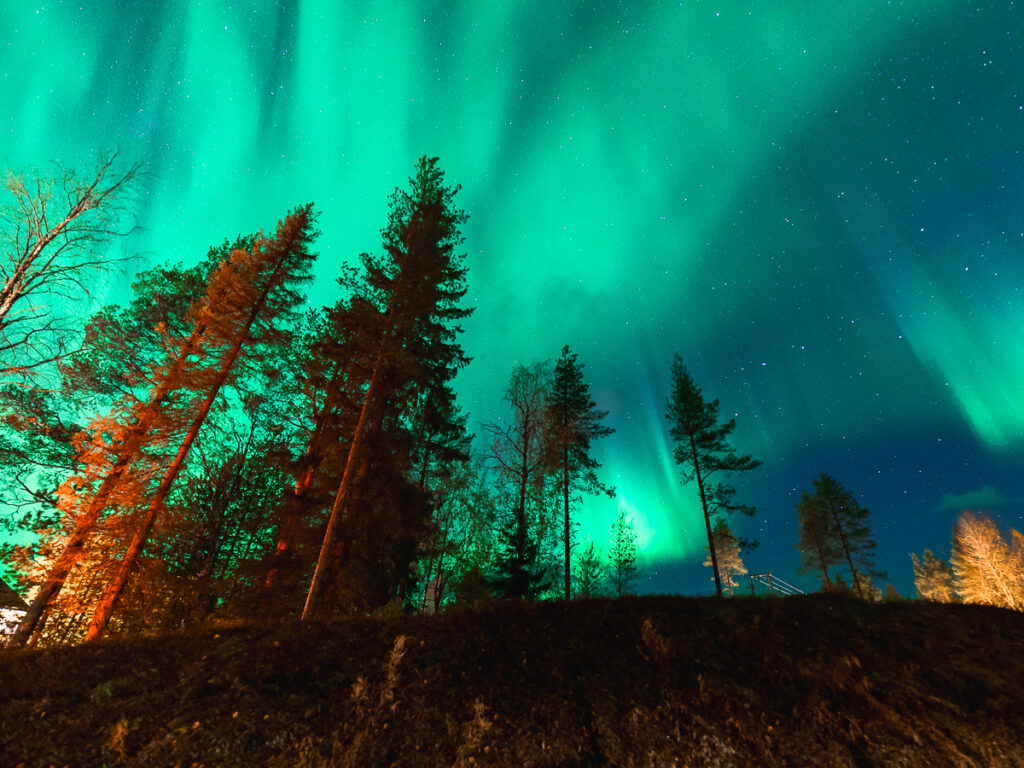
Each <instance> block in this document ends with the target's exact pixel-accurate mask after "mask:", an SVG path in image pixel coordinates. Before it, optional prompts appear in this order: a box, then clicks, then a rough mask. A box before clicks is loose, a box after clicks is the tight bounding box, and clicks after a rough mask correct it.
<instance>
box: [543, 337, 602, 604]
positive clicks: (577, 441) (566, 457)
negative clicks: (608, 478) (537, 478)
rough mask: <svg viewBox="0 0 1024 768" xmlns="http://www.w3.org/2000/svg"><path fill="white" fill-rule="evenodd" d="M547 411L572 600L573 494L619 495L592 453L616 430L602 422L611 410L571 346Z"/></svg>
mask: <svg viewBox="0 0 1024 768" xmlns="http://www.w3.org/2000/svg"><path fill="white" fill-rule="evenodd" d="M547 411H548V414H547V420H548V426H549V437H548V448H549V450H550V451H551V460H552V463H553V465H554V468H555V471H556V473H557V475H558V483H559V485H560V486H561V492H562V494H561V495H562V522H563V531H562V543H563V547H564V552H565V561H564V568H563V579H564V586H565V599H566V600H569V599H571V598H572V577H571V568H570V565H571V562H570V555H571V550H572V515H571V503H570V502H571V500H572V499H571V495H572V492H573V491H576V490H579V491H582V492H584V493H590V494H595V493H605V494H608V496H609V497H613V496H614V495H615V490H614V489H613V488H609V487H607V486H605V485H603V484H602V483H601V481H600V480H598V479H597V469H598V467H599V466H600V465H599V464H598V463H597V461H596V460H595V459H594V458H593V457H592V456H591V455H590V444H591V442H592V441H593V440H596V439H598V438H601V437H607V436H608V435H610V434H612V433H613V432H614V431H615V430H613V429H611V428H610V427H606V426H604V425H603V424H602V423H601V421H602V420H603V419H604V418H605V417H606V416H607V415H608V412H607V411H600V410H598V409H597V404H596V403H595V402H594V401H593V399H592V398H591V397H590V387H589V386H587V383H586V381H584V379H583V364H582V363H580V362H579V360H578V356H577V355H576V354H575V353H573V352H570V351H569V347H568V346H565V347H563V348H562V356H561V357H560V358H559V359H558V360H557V361H556V363H555V370H554V375H553V377H552V381H551V391H550V392H549V393H548V404H547Z"/></svg>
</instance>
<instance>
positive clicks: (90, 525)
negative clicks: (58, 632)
mask: <svg viewBox="0 0 1024 768" xmlns="http://www.w3.org/2000/svg"><path fill="white" fill-rule="evenodd" d="M205 332H206V324H205V323H204V324H202V325H200V326H197V327H196V328H195V329H194V330H193V331H192V335H191V336H189V338H188V340H187V341H186V342H185V345H184V347H183V348H182V350H181V352H180V353H179V355H178V357H177V359H176V360H175V361H174V364H173V365H172V367H171V369H170V370H169V371H168V373H167V375H166V376H165V377H164V379H163V381H162V382H161V383H160V385H159V386H158V387H157V389H156V390H155V391H154V392H153V394H152V395H151V396H150V398H149V402H148V403H147V404H146V408H145V409H144V410H143V411H142V414H141V415H140V416H139V417H138V420H137V421H136V422H135V424H134V425H133V426H132V428H131V430H130V432H129V435H128V437H127V439H126V440H125V442H124V443H123V444H122V446H121V450H120V452H119V453H118V456H117V460H116V461H115V462H114V466H113V467H111V469H110V471H109V472H108V473H107V475H106V477H104V478H103V481H102V482H101V483H100V487H99V489H98V490H97V491H96V494H95V495H94V496H93V497H92V501H91V502H90V503H89V506H88V508H87V509H86V511H85V512H84V513H83V514H81V515H79V517H78V519H77V520H76V521H75V529H74V531H72V533H71V536H70V537H69V538H68V541H67V544H65V546H64V550H63V551H62V552H61V554H60V557H58V558H57V562H56V563H54V564H53V567H52V568H50V572H49V573H48V574H47V575H46V581H44V582H43V585H42V586H41V587H40V588H39V592H38V593H37V594H36V597H35V599H34V600H33V601H32V605H31V606H30V607H29V609H28V612H27V613H26V614H25V616H24V618H22V620H21V623H20V624H18V629H17V631H16V632H15V633H14V634H13V635H12V636H11V639H10V640H9V641H8V643H7V644H8V646H21V645H25V644H26V643H27V642H28V641H29V638H31V637H32V633H33V632H34V631H35V630H36V628H37V627H38V626H39V622H40V619H41V618H42V617H43V615H44V613H45V612H46V610H47V609H48V607H49V606H50V605H52V604H53V602H54V600H56V599H57V595H58V594H59V593H60V591H61V589H62V588H63V587H64V583H65V582H66V581H67V578H68V575H69V574H70V573H71V569H72V568H73V567H74V565H75V563H77V562H78V561H79V560H80V559H81V557H82V554H83V553H84V551H85V543H86V541H87V540H88V538H89V536H90V535H92V532H93V530H94V529H95V527H96V523H97V521H98V520H99V518H100V515H101V514H102V512H103V510H104V509H105V508H106V506H107V501H108V499H109V498H110V494H111V493H112V492H113V491H114V489H115V488H116V487H117V485H118V483H119V482H120V480H121V478H122V477H123V476H124V473H125V471H127V469H128V467H129V466H130V465H131V463H132V462H133V461H134V460H135V458H136V457H137V456H138V452H139V449H140V447H141V445H142V440H143V439H144V438H145V436H146V434H147V433H148V432H149V428H150V427H151V426H152V425H153V421H154V419H155V418H156V415H157V409H158V408H159V406H160V404H161V403H162V402H163V401H164V399H165V398H166V397H167V395H168V394H169V393H170V391H171V389H172V388H173V386H174V383H175V382H176V381H177V380H178V376H179V375H180V374H181V371H182V370H183V369H184V367H185V365H186V363H187V362H188V357H189V356H190V355H192V354H194V353H195V349H196V345H197V344H198V342H199V338H200V337H201V336H202V335H203V333H205Z"/></svg>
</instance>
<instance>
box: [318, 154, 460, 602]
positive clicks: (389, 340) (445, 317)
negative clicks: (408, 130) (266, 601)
mask: <svg viewBox="0 0 1024 768" xmlns="http://www.w3.org/2000/svg"><path fill="white" fill-rule="evenodd" d="M437 162H438V161H437V158H427V157H422V158H420V160H419V162H418V163H417V165H416V172H415V174H414V176H413V178H412V179H410V182H409V189H408V190H407V191H406V190H400V189H396V190H395V192H394V194H393V195H392V196H391V200H390V205H389V211H388V222H387V225H386V226H385V227H384V229H383V231H382V235H383V241H384V242H383V246H384V255H383V256H381V257H378V258H374V257H370V256H368V255H364V257H363V266H364V269H365V273H366V277H365V298H362V299H361V300H360V301H359V303H358V306H360V307H364V308H365V309H371V308H373V307H374V306H375V307H376V308H377V310H378V313H379V314H378V315H376V316H373V315H372V313H371V321H370V325H371V327H372V325H373V320H374V319H375V320H376V328H374V329H372V330H368V331H367V332H366V334H365V335H363V336H362V337H361V338H362V339H365V340H366V341H367V342H368V343H367V348H368V349H369V350H372V352H373V355H372V359H373V362H372V365H371V367H370V369H369V371H368V376H367V383H366V385H365V389H364V390H363V396H362V398H361V399H362V403H361V406H360V407H359V411H358V418H357V420H356V423H355V426H354V428H353V429H352V433H351V438H350V439H349V440H348V450H347V455H346V457H345V462H344V468H343V470H342V473H341V480H340V482H339V483H338V488H337V492H336V493H335V495H334V502H333V504H332V505H331V511H330V514H329V516H328V520H327V526H326V530H325V532H324V537H323V541H322V543H321V545H320V553H319V556H318V557H317V562H316V567H315V569H314V572H313V578H312V581H311V583H310V588H309V593H308V595H307V597H306V603H305V606H304V608H303V612H302V618H303V619H304V620H308V619H312V618H314V617H315V616H318V615H322V614H323V612H324V603H325V599H324V598H325V596H326V592H327V589H328V587H329V585H330V583H331V581H332V579H334V578H336V577H337V574H339V573H341V572H342V570H343V569H344V567H345V566H346V564H347V563H348V562H349V560H350V559H351V557H352V556H353V554H354V553H353V552H352V548H353V544H354V542H355V540H356V537H357V534H358V533H359V532H360V531H366V530H367V529H368V526H367V524H366V520H365V519H364V517H365V515H366V514H368V513H367V507H365V506H360V504H359V503H358V501H357V493H358V488H357V479H361V478H367V477H369V475H370V472H369V470H370V454H371V450H370V449H371V447H372V446H371V445H370V443H371V442H376V443H377V445H378V447H379V446H380V445H381V444H382V443H383V442H384V441H383V440H382V439H381V438H382V436H383V430H384V428H385V425H386V424H387V423H389V422H391V423H393V422H394V421H395V420H396V419H400V418H401V417H402V416H403V415H404V416H405V417H406V418H408V416H409V415H411V413H412V412H413V411H414V404H415V403H416V402H417V399H418V398H419V397H421V396H426V393H427V392H429V391H432V390H435V389H438V388H441V387H444V386H446V385H447V383H448V382H449V381H450V380H451V378H452V377H453V376H454V375H455V372H456V371H457V370H458V369H459V368H460V367H462V366H463V365H465V364H466V362H467V358H466V357H465V355H464V354H463V352H462V348H461V347H460V346H459V345H458V344H457V343H456V341H455V339H456V336H457V334H458V332H459V331H460V328H459V327H458V325H457V322H458V321H459V320H461V319H463V318H465V317H466V316H468V315H469V314H470V312H471V310H467V309H462V308H460V307H459V306H458V305H459V301H460V300H461V299H462V297H463V295H464V294H465V292H466V286H465V274H466V269H465V267H464V266H463V265H462V257H461V255H459V254H457V253H456V251H455V249H456V248H457V247H458V246H459V245H460V244H461V242H462V233H461V230H460V227H461V225H462V224H463V223H464V221H465V218H466V217H465V214H464V213H463V212H462V211H460V210H458V209H457V208H455V207H454V198H455V195H456V193H457V192H458V190H459V188H458V187H457V186H455V187H451V186H447V185H446V184H445V182H444V172H443V171H442V170H441V169H440V167H439V166H438V164H437ZM354 305H355V302H354Z"/></svg>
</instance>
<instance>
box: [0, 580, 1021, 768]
mask: <svg viewBox="0 0 1024 768" xmlns="http://www.w3.org/2000/svg"><path fill="white" fill-rule="evenodd" d="M0 681H3V687H2V690H0V726H2V727H0V754H2V755H3V760H2V761H0V762H2V763H3V764H4V765H12V766H16V765H18V764H19V763H23V764H25V765H26V766H29V765H31V766H34V765H66V764H68V765H97V766H98V765H107V766H151V765H152V766H169V765H181V766H192V765H205V766H251V765H266V766H281V767H283V766H307V767H309V768H326V767H328V766H330V767H331V768H335V767H341V766H389V765H398V766H435V765H436V766H517V767H518V766H571V765H580V766H604V765H622V766H634V765H635V766H641V765H659V766H660V765H680V766H682V765H689V766H726V765H744V766H748V765H778V766H869V765H878V766H900V765H903V766H916V765H921V766H925V765H927V766H932V765H961V766H1014V765H1018V766H1024V747H1022V746H1021V744H1022V739H1021V734H1024V695H1022V692H1021V682H1022V681H1024V615H1021V614H1019V613H1012V612H1009V611H1003V610H999V609H994V608H985V607H981V606H957V605H933V604H927V603H892V604H883V605H866V604H863V603H860V602H858V601H855V600H851V599H844V598H833V597H830V598H824V597H807V598H799V599H789V600H762V599H758V600H755V599H738V598H737V599H733V600H713V599H704V598H699V599H698V598H667V597H648V598H633V599H627V600H620V601H615V600H590V601H580V602H575V603H572V604H569V605H566V604H565V603H560V602H556V603H546V604H540V605H523V604H511V605H499V606H493V607H491V608H484V609H480V610H474V611H469V610H465V611H454V612H451V613H448V614H443V615H439V616H434V617H391V618H386V619H362V620H357V621H349V622H338V623H333V624H327V625H318V626H312V627H306V626H299V625H295V624H288V625H283V626H278V627H256V626H236V627H232V628H227V629H224V628H221V629H219V630H216V631H212V630H211V631H207V632H197V633H191V634H174V635H167V636H164V637H159V638H150V639H144V640H143V639H139V640H135V641H128V642H125V641H108V642H105V643H101V644H97V645H95V646H91V647H83V648H70V649H63V650H49V651H16V652H15V651H3V652H0Z"/></svg>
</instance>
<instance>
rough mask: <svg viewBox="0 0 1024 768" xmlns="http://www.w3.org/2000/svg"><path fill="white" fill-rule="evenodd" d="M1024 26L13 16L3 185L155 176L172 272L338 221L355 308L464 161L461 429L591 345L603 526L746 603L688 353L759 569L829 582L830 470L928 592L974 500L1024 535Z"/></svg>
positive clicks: (718, 10) (641, 14) (837, 13)
mask: <svg viewBox="0 0 1024 768" xmlns="http://www.w3.org/2000/svg"><path fill="white" fill-rule="evenodd" d="M502 6H504V8H503V9H502V10H497V8H499V7H502ZM1022 34H1024V13H1022V12H1021V10H1020V8H1019V7H1018V6H1017V5H1015V4H1014V3H1013V2H1010V1H1009V0H1005V1H1004V2H980V3H979V2H970V3H968V2H953V1H952V0H920V1H919V2H909V1H908V2H896V1H894V2H880V1H878V0H871V1H870V2H865V1H861V0H848V1H847V2H842V3H833V2H829V3H802V2H796V1H795V0H792V1H790V0H784V1H780V0H776V1H775V2H772V1H771V0H756V1H754V2H727V1H725V0H722V2H717V3H716V2H708V1H707V0H684V1H683V2H657V1H654V0H650V1H647V2H644V1H642V0H638V1H637V2H631V3H622V2H618V3H616V2H596V3H595V2H591V3H582V2H564V1H563V0H530V1H522V2H515V3H504V4H501V3H455V2H422V1H420V0H415V1H414V0H404V1H403V0H388V1H386V2H376V3H372V2H351V3H349V2H346V3H341V2H333V1H330V0H324V1H323V2H317V1H315V0H310V1H308V2H302V3H300V2H298V1H297V0H293V1H292V2H284V1H280V2H274V0H253V1H252V2H244V1H242V2H233V3H230V4H229V3H228V2H226V0H224V1H222V2H218V1H216V0H204V1H203V2H197V1H195V0H189V1H188V2H183V1H179V2H168V3H152V2H134V3H133V2H121V1H118V0H103V1H96V0H76V1H75V2H56V0H51V2H47V3H45V4H41V5H33V4H31V3H28V2H17V3H7V4H5V9H4V22H3V31H0V119H2V121H3V123H2V126H3V129H2V130H3V134H2V135H3V141H2V143H0V162H2V163H3V164H4V166H6V167H12V168H18V169H24V168H28V167H38V168H41V169H43V170H46V169H47V168H50V167H51V166H50V165H49V164H50V163H51V162H52V161H59V162H61V163H63V164H65V165H70V166H75V167H85V166H86V165H87V164H88V161H89V159H90V158H91V157H93V156H94V155H95V152H96V151H97V150H102V149H109V148H112V147H120V148H121V150H122V152H123V153H124V155H125V156H126V157H128V158H130V159H142V160H144V161H146V162H147V163H148V168H149V175H148V177H147V179H146V181H145V183H144V185H143V187H142V189H141V191H140V194H139V197H138V200H137V205H136V208H135V210H136V214H137V216H138V220H139V224H140V225H141V229H140V232H139V234H138V235H137V236H136V237H134V238H133V239H132V240H131V241H130V242H128V243H125V244H124V245H123V247H124V248H126V249H127V250H128V251H129V252H131V253H139V254H142V256H141V258H140V259H139V260H138V261H137V262H136V264H137V266H139V267H145V266H152V265H154V264H157V263H160V262H163V261H165V260H182V261H185V262H191V261H194V260H196V259H198V257H200V256H201V255H202V254H204V253H205V251H206V249H207V247H208V246H210V245H211V244H214V243H219V242H222V241H223V240H224V239H225V238H227V237H230V236H234V235H236V234H238V233H248V232H251V231H254V230H256V229H258V228H260V227H264V228H268V229H269V228H270V227H272V226H273V224H274V223H275V222H276V220H277V219H278V218H280V217H281V216H282V215H284V214H285V213H286V212H287V211H288V210H289V209H290V208H292V207H294V206H295V205H298V204H300V203H304V202H307V201H312V202H314V203H315V204H316V206H317V207H318V208H319V209H321V210H322V211H323V215H322V218H321V220H320V228H321V230H322V233H323V234H322V236H321V238H320V240H319V241H318V245H319V250H320V253H321V258H320V261H319V264H318V267H317V282H316V286H315V289H314V291H313V294H312V301H313V303H328V302H333V300H334V298H335V297H336V294H335V289H334V278H335V276H336V275H337V273H338V265H339V264H341V263H342V262H344V261H346V260H353V259H354V258H355V257H356V256H357V255H358V254H359V253H360V252H361V251H367V250H370V251H373V250H377V249H378V247H379V242H380V237H379V229H380V227H381V226H382V225H383V224H384V216H385V211H386V200H387V196H388V194H389V193H390V191H391V190H392V189H393V188H394V187H395V186H398V185H404V183H405V180H406V179H407V178H408V176H409V175H410V173H411V172H412V168H413V163H414V161H415V160H416V158H417V157H419V156H420V155H423V154H427V155H432V156H433V155H437V156H439V157H440V158H441V165H442V167H443V168H444V169H445V170H446V172H447V178H448V180H449V181H451V182H455V183H459V184H461V185H462V186H463V191H462V192H461V193H460V195H459V202H460V204H461V206H462V207H463V208H464V209H465V210H466V211H467V212H468V213H469V214H470V220H469V222H468V224H467V226H466V227H465V235H466V243H465V250H466V253H467V263H468V266H469V269H470V272H469V293H468V295H467V301H468V302H469V303H471V304H472V305H473V306H475V307H476V313H475V314H474V315H473V317H472V318H471V319H470V320H469V321H468V322H467V323H466V325H465V330H466V332H465V334H464V335H463V342H464V346H465V348H466V351H467V352H468V354H469V355H471V356H472V357H473V358H474V359H473V362H472V363H471V364H470V366H469V367H468V368H467V369H466V370H465V371H464V372H463V373H462V374H461V375H460V377H459V379H458V387H459V391H460V397H461V403H462V405H463V407H464V408H465V409H466V410H468V411H469V413H470V416H471V419H473V420H474V421H475V422H479V421H481V420H492V419H496V418H498V417H499V416H500V415H501V414H502V413H503V410H502V403H501V394H502V392H503V390H504V387H505V384H506V383H507V380H508V375H509V372H510V370H511V368H512V366H513V365H514V364H515V363H530V362H533V361H535V360H541V359H548V358H552V359H553V358H555V357H556V356H557V355H558V353H559V350H560V349H561V347H562V345H563V344H569V345H570V347H571V348H572V349H573V350H574V351H576V352H578V353H579V355H580V359H581V361H582V362H583V363H584V364H585V365H586V375H587V378H588V380H589V381H590V383H591V387H592V390H593V394H594V396H595V399H596V400H597V402H598V405H599V406H601V407H602V408H605V409H607V410H609V411H610V412H611V414H610V417H609V420H608V423H609V424H610V425H611V426H613V427H614V428H615V429H616V430H617V432H616V434H615V435H614V436H612V437H611V438H607V439H605V440H604V441H602V443H601V444H598V446H597V458H598V459H599V460H600V461H601V462H602V464H603V466H604V470H603V479H605V481H606V482H610V483H612V484H614V485H616V486H617V488H618V491H619V494H618V497H617V499H616V500H615V501H614V502H612V501H596V502H592V503H590V504H589V505H588V507H587V509H586V510H585V512H584V514H583V515H582V519H583V522H584V524H585V527H586V529H587V530H588V531H590V532H591V533H593V534H594V535H595V537H596V538H597V540H598V541H599V543H604V540H605V537H606V531H607V527H608V524H609V523H610V522H611V520H612V518H613V517H614V515H615V512H616V508H617V506H619V505H621V506H624V507H625V508H627V509H628V510H630V511H631V512H632V513H633V515H634V518H635V523H636V526H637V529H638V531H639V535H640V541H641V544H642V546H643V548H644V566H645V576H646V580H645V582H644V587H643V589H644V590H648V591H660V592H683V593H688V594H695V593H702V592H704V593H706V592H707V591H709V590H711V589H712V584H711V582H710V581H709V579H710V572H709V569H706V568H702V567H701V566H700V562H701V561H702V560H703V559H704V551H703V549H702V547H703V546H705V545H706V541H705V540H704V538H703V537H704V530H703V521H702V519H701V516H700V513H699V503H698V500H697V495H696V488H695V487H694V486H686V487H682V486H680V484H679V481H678V472H677V470H676V468H675V467H674V465H673V462H672V458H671V445H670V442H669V439H668V433H667V430H666V428H665V424H664V411H665V401H666V398H667V396H668V393H669V382H668V370H669V365H670V363H671V359H672V354H673V353H674V352H679V353H680V354H681V355H682V357H683V360H684V363H685V364H686V365H687V367H688V368H689V370H690V372H691V373H692V374H693V375H694V378H695V379H696V381H697V383H698V384H699V385H700V386H701V387H702V389H703V390H704V393H705V395H706V396H707V397H709V398H714V397H717V398H719V399H720V401H721V404H722V413H723V414H724V415H735V418H736V420H737V424H738V426H737V430H736V433H735V444H736V446H737V448H738V449H739V450H740V451H741V452H744V453H750V454H753V455H754V456H755V457H757V458H760V459H762V460H763V461H764V466H763V467H762V468H761V469H760V470H757V471H756V472H754V473H749V475H750V476H749V477H746V478H743V479H742V481H741V483H740V488H741V491H740V497H741V500H742V501H744V502H747V503H751V504H754V505H756V506H757V509H758V514H757V516H756V517H755V518H752V519H746V518H741V519H734V520H733V521H732V522H733V524H734V528H735V529H737V530H738V532H740V533H741V534H742V535H744V536H748V537H753V538H756V539H758V540H759V541H760V542H761V545H760V547H759V548H758V549H757V550H755V551H754V552H752V553H750V554H749V555H747V556H746V558H745V560H746V563H747V567H748V568H749V569H750V571H751V572H762V571H771V572H772V573H773V574H776V575H778V576H781V577H782V578H784V579H786V580H788V581H791V582H794V583H797V584H799V585H801V586H804V587H805V588H811V589H813V588H815V587H816V586H817V580H816V578H814V577H802V578H800V577H797V576H796V567H797V564H798V560H799V556H798V553H797V552H796V551H795V549H794V546H795V543H796V521H795V514H794V504H795V503H796V501H797V499H798V498H799V495H800V492H801V491H802V490H803V489H808V488H810V486H811V482H812V480H813V479H814V477H815V476H816V475H817V474H818V473H820V472H827V473H829V474H832V475H834V476H835V477H836V478H837V479H839V480H840V481H841V482H842V483H843V484H844V485H845V486H846V487H847V488H848V489H849V490H851V491H853V492H854V493H855V494H856V495H857V496H858V498H859V499H860V502H861V504H862V505H863V506H866V507H867V508H869V509H870V510H871V512H872V521H873V525H874V529H875V533H876V536H877V538H878V540H879V548H878V556H877V561H878V565H879V567H881V568H883V569H886V570H888V572H889V581H890V582H891V583H892V584H893V585H894V586H895V587H896V588H897V589H898V590H899V591H900V592H901V593H903V594H904V595H908V594H911V595H912V594H913V578H912V572H911V567H910V560H909V557H908V553H909V552H912V551H913V552H921V551H922V550H923V549H924V548H926V547H928V548H931V549H932V550H934V551H935V552H936V553H938V554H940V555H943V556H948V552H949V541H950V533H951V527H952V524H953V522H954V520H955V517H956V515H957V512H958V511H959V510H960V509H961V508H965V507H967V508H972V509H985V510H988V511H989V512H990V513H991V514H993V515H994V516H996V517H997V519H998V520H999V521H1000V523H1001V525H1003V526H1010V525H1012V526H1014V527H1018V528H1024V470H1022V467H1024V300H1022V296H1021V285H1024V154H1022V147H1024V48H1022ZM127 282H128V278H127V277H122V278H121V279H120V280H117V279H115V280H113V281H112V283H111V285H110V288H109V290H108V294H107V297H108V298H109V299H115V298H118V296H119V294H123V292H124V290H125V285H126V284H127Z"/></svg>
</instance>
